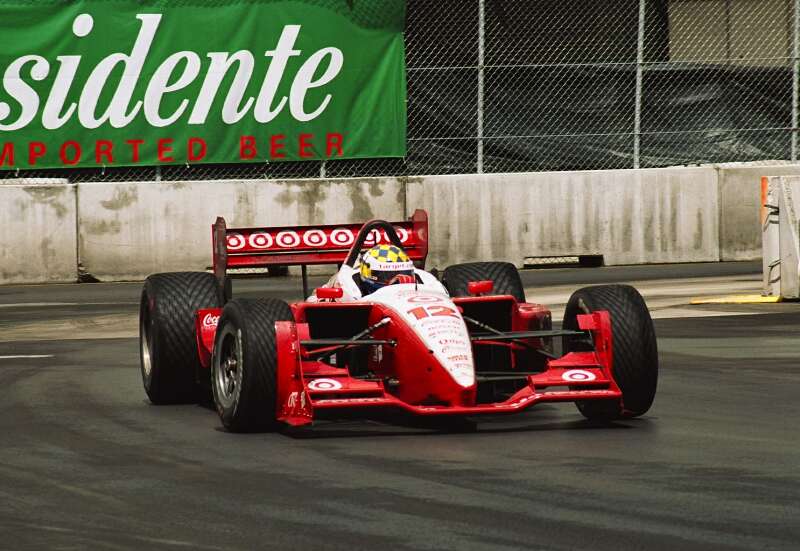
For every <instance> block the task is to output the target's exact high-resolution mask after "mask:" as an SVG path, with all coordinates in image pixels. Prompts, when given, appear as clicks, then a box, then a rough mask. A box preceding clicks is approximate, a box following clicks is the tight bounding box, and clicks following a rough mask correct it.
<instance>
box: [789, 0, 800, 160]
mask: <svg viewBox="0 0 800 551" xmlns="http://www.w3.org/2000/svg"><path fill="white" fill-rule="evenodd" d="M798 96H800V0H794V29H793V32H792V130H791V132H792V161H797V119H798V113H797V111H798Z"/></svg>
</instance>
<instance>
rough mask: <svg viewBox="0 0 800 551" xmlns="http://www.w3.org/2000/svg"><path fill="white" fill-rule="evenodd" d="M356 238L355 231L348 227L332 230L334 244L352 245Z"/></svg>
mask: <svg viewBox="0 0 800 551" xmlns="http://www.w3.org/2000/svg"><path fill="white" fill-rule="evenodd" d="M355 238H356V236H355V235H354V234H353V231H352V230H348V229H346V228H339V229H336V230H333V231H332V232H331V243H333V244H334V245H339V246H345V245H352V244H353V241H355Z"/></svg>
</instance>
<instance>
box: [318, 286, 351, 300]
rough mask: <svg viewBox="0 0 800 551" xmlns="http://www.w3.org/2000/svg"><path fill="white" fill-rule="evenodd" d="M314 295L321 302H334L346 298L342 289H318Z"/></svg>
mask: <svg viewBox="0 0 800 551" xmlns="http://www.w3.org/2000/svg"><path fill="white" fill-rule="evenodd" d="M314 294H315V295H317V298H318V299H320V300H334V299H337V298H342V296H344V290H343V289H342V288H341V287H318V288H317V290H316V291H314Z"/></svg>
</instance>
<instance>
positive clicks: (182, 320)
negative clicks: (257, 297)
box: [139, 272, 222, 404]
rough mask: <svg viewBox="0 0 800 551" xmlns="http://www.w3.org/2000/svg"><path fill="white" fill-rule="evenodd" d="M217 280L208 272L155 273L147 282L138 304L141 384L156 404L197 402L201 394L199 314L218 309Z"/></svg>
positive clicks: (219, 302) (220, 300) (219, 300)
mask: <svg viewBox="0 0 800 551" xmlns="http://www.w3.org/2000/svg"><path fill="white" fill-rule="evenodd" d="M219 295H220V293H219V287H218V285H217V280H216V278H214V276H213V275H212V274H208V273H205V272H176V273H167V274H156V275H151V276H150V277H148V278H147V279H146V280H145V282H144V289H142V295H141V301H140V303H139V356H140V362H141V371H142V383H143V384H144V390H145V392H146V393H147V397H148V398H149V399H150V401H151V402H152V403H153V404H184V403H192V402H196V401H197V400H198V398H199V396H200V393H201V390H200V389H199V388H198V384H197V380H196V375H197V369H198V368H199V366H200V358H199V357H198V355H197V340H196V335H195V325H194V317H195V312H196V311H197V310H199V309H201V308H218V307H219V306H220V305H221V302H222V299H221V297H220V296H219Z"/></svg>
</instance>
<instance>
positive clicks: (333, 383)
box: [308, 379, 342, 390]
mask: <svg viewBox="0 0 800 551" xmlns="http://www.w3.org/2000/svg"><path fill="white" fill-rule="evenodd" d="M308 388H309V389H310V390H339V389H340V388H342V383H340V382H339V381H337V380H335V379H314V380H313V381H311V382H310V383H308Z"/></svg>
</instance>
